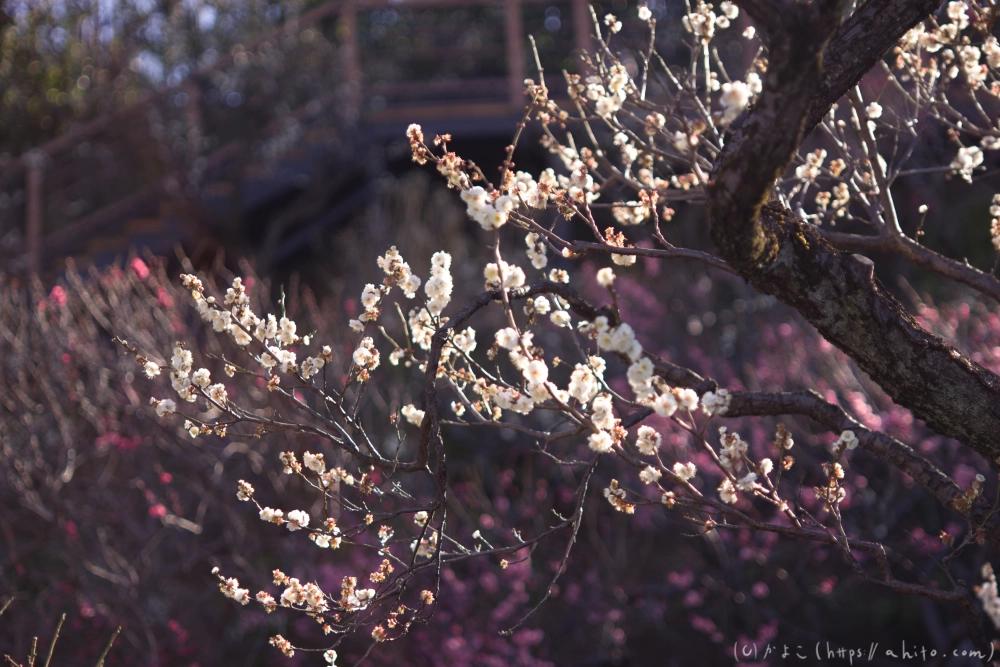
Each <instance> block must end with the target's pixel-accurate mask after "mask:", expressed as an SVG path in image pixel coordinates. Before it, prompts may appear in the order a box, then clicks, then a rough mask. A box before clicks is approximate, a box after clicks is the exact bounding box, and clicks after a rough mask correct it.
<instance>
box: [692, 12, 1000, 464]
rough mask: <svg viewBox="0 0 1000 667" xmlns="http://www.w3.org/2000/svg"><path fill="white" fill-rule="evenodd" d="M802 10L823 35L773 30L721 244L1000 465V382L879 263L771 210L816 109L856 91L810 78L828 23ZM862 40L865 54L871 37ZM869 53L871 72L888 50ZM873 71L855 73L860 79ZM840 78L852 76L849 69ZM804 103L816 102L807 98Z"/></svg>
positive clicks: (900, 397) (905, 396)
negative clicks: (911, 310) (877, 269)
mask: <svg viewBox="0 0 1000 667" xmlns="http://www.w3.org/2000/svg"><path fill="white" fill-rule="evenodd" d="M907 4H908V5H919V6H921V7H923V6H924V5H920V4H919V3H907ZM928 11H929V10H928ZM796 13H797V14H804V15H806V18H804V19H801V21H802V25H801V26H800V28H801V30H807V29H809V28H812V30H811V31H810V32H808V33H807V34H802V33H801V32H798V33H794V34H784V35H775V36H774V37H773V42H774V45H773V47H772V52H771V56H772V57H771V62H770V66H769V69H768V73H767V85H766V86H765V88H764V92H763V93H762V95H761V99H760V102H759V103H758V105H757V108H755V109H754V111H753V112H752V113H751V114H750V117H749V119H748V121H747V123H745V125H744V127H745V129H744V130H743V133H742V134H743V137H742V140H741V141H737V142H734V143H731V144H730V145H729V146H727V148H726V150H724V151H723V153H722V155H721V156H720V160H719V163H718V165H717V167H716V180H715V181H714V182H713V183H712V184H711V186H710V187H709V188H708V195H709V200H708V207H709V214H710V219H711V228H712V236H713V239H714V240H715V242H716V245H717V246H718V247H719V250H720V254H721V256H722V258H723V259H725V260H726V261H727V262H729V263H730V265H731V266H733V267H735V268H736V269H737V270H738V271H739V272H740V275H742V276H743V277H744V278H746V279H747V280H749V281H750V282H751V283H752V284H753V285H754V287H756V288H757V289H759V290H761V291H762V292H765V293H767V294H772V295H774V296H776V297H778V298H779V299H780V300H782V301H783V302H784V303H786V304H788V305H790V306H792V307H793V308H795V309H796V310H798V311H799V312H800V313H801V314H802V315H803V316H804V317H805V318H806V319H807V320H808V321H809V322H811V323H812V324H813V325H814V326H815V327H816V328H817V329H818V330H819V332H820V333H821V334H822V335H823V336H825V337H826V338H827V339H828V340H829V341H831V342H832V343H834V344H835V345H837V347H839V348H840V349H841V350H843V351H844V352H846V353H847V354H848V355H849V356H850V357H851V358H852V359H854V361H855V362H856V363H857V364H858V365H859V366H860V367H861V369H862V370H864V371H865V372H866V373H868V374H869V375H870V376H871V378H872V379H873V380H874V381H875V382H876V383H878V384H879V385H880V386H881V387H882V388H883V390H885V392H886V393H887V394H888V395H889V396H891V397H892V398H893V400H895V401H896V402H897V403H898V404H900V405H902V406H904V407H907V408H909V409H910V410H911V411H912V412H913V414H914V415H915V416H916V417H918V418H920V419H923V420H924V421H926V422H927V424H928V425H929V426H930V427H931V428H933V429H934V430H936V431H937V432H938V433H941V434H942V435H946V436H949V437H953V438H956V439H958V440H960V441H961V442H963V443H964V444H966V445H968V446H969V447H971V448H973V449H974V450H976V451H977V452H979V453H980V454H982V455H983V456H985V457H986V458H987V459H989V460H990V461H993V462H995V461H997V460H998V459H1000V443H998V442H997V440H996V433H998V432H1000V378H998V377H997V376H996V375H994V374H993V373H991V372H990V371H988V370H986V369H985V368H983V367H981V366H979V365H978V364H975V363H974V362H972V361H971V360H969V359H967V358H965V357H964V356H962V354H961V353H959V352H958V351H957V350H955V349H954V348H953V347H952V346H950V345H949V344H948V343H947V342H945V341H944V340H942V339H941V338H939V337H937V336H933V335H931V334H929V333H927V332H926V331H924V330H923V329H921V328H920V327H919V326H918V325H917V323H916V322H915V321H914V320H913V318H912V317H911V316H910V315H909V314H908V313H907V312H906V311H905V310H904V309H903V307H902V306H901V305H900V304H899V302H897V301H896V299H894V298H893V297H892V296H891V295H890V294H889V293H888V292H886V291H885V289H884V288H883V287H882V285H881V284H880V283H879V282H878V280H876V279H875V277H874V270H873V269H874V265H873V264H872V262H871V260H868V259H866V258H863V257H861V256H857V255H846V254H843V253H841V252H839V251H837V250H836V249H834V248H832V247H831V246H830V245H829V244H828V243H827V242H826V241H825V240H824V239H823V237H822V235H821V234H820V232H819V231H817V229H816V228H815V227H814V226H812V225H809V224H806V223H804V222H803V221H801V220H799V219H798V218H797V217H796V216H795V215H794V214H792V212H791V211H789V210H787V209H786V208H784V207H782V206H779V205H778V204H777V203H768V204H767V205H763V200H764V198H765V197H767V196H768V194H769V192H770V190H771V187H772V183H771V182H770V181H769V182H766V183H765V182H764V181H765V178H772V177H773V176H775V175H776V174H777V173H778V172H779V171H781V170H782V169H784V168H785V165H786V164H787V161H788V159H790V157H791V155H792V153H793V151H794V150H795V149H796V148H797V146H798V143H797V142H798V141H799V139H800V138H801V134H802V128H803V126H804V123H805V122H806V120H807V114H808V113H810V111H809V109H810V108H814V106H810V105H813V104H814V102H815V101H816V100H817V99H820V98H822V99H826V100H832V99H835V98H838V97H839V96H840V95H841V94H842V93H843V92H845V91H844V90H833V89H830V90H828V91H826V92H822V91H818V90H817V88H816V83H815V82H814V81H811V80H809V78H808V76H805V75H804V74H803V73H804V72H805V73H811V74H815V73H816V70H817V68H818V67H819V63H820V59H819V57H818V50H819V48H820V41H821V40H822V38H823V33H822V31H821V29H822V28H823V26H822V24H821V23H819V22H817V21H811V20H810V19H809V17H808V13H803V12H796ZM789 21H791V19H789ZM845 25H846V24H845ZM793 27H794V26H793ZM907 27H908V25H907V24H906V22H905V21H902V20H901V19H899V18H897V23H896V24H895V25H892V26H890V25H884V26H883V28H884V29H885V30H889V31H890V32H892V33H893V34H897V35H902V34H903V33H904V32H905V29H906V28H907ZM862 34H864V31H861V32H859V33H857V35H862ZM855 39H860V37H857V36H856V37H855ZM854 47H856V48H857V49H858V50H862V45H861V44H857V45H854ZM854 47H852V46H851V44H850V43H844V44H843V46H842V48H844V49H848V50H851V49H853V48H854ZM867 53H868V57H869V63H868V64H869V67H870V66H871V65H874V64H875V62H877V59H878V57H880V56H881V54H876V53H875V52H874V51H868V52H867ZM864 69H865V68H863V67H860V66H858V67H856V68H855V69H854V70H852V71H856V72H858V73H859V74H858V75H859V76H860V73H862V70H864ZM827 74H830V73H829V72H827ZM830 76H832V75H830ZM831 80H837V81H841V82H842V84H843V83H844V82H846V81H847V79H846V78H844V77H843V76H840V77H839V78H838V77H833V79H831ZM803 98H805V99H809V100H812V102H810V104H809V105H807V104H803V103H802V102H801V100H802V99H803ZM820 115H822V114H820Z"/></svg>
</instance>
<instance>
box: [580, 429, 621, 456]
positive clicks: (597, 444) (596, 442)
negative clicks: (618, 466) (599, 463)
mask: <svg viewBox="0 0 1000 667" xmlns="http://www.w3.org/2000/svg"><path fill="white" fill-rule="evenodd" d="M614 444H615V443H614V440H613V439H612V438H611V434H610V433H608V432H607V431H599V432H597V433H592V434H591V435H590V437H589V438H588V439H587V445H588V446H589V447H590V448H591V449H592V450H594V451H595V452H597V453H598V454H607V453H608V452H610V451H611V449H612V448H613V446H614Z"/></svg>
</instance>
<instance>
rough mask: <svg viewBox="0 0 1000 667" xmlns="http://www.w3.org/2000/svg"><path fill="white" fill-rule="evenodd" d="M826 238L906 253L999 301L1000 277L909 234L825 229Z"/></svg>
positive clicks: (844, 245) (840, 244)
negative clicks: (932, 248) (881, 233)
mask: <svg viewBox="0 0 1000 667" xmlns="http://www.w3.org/2000/svg"><path fill="white" fill-rule="evenodd" d="M821 234H822V235H823V238H824V239H826V240H827V241H829V242H830V243H831V244H832V245H833V246H834V247H836V248H838V249H840V250H851V251H855V252H885V253H892V254H895V255H899V256H900V257H903V258H905V259H907V260H909V261H911V262H913V263H914V264H916V265H917V266H920V267H923V268H925V269H928V270H929V271H933V272H934V273H937V274H938V275H941V276H944V277H945V278H950V279H952V280H954V281H956V282H960V283H962V284H964V285H968V286H969V287H971V288H973V289H974V290H976V291H977V292H980V293H982V294H985V295H986V296H990V297H993V298H994V299H996V300H997V301H1000V280H997V279H996V278H994V277H993V276H991V275H990V274H988V273H985V272H983V271H980V270H979V269H977V268H976V267H974V266H970V265H969V264H966V263H963V262H959V261H956V260H954V259H951V258H950V257H945V256H944V255H941V254H939V253H936V252H934V251H933V250H931V249H930V248H927V247H925V246H922V245H920V244H919V243H917V242H916V241H914V240H913V239H911V238H910V237H908V236H902V235H889V234H886V235H879V236H862V235H859V234H844V233H843V232H830V231H826V230H823V231H822V232H821Z"/></svg>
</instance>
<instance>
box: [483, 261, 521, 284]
mask: <svg viewBox="0 0 1000 667" xmlns="http://www.w3.org/2000/svg"><path fill="white" fill-rule="evenodd" d="M501 272H502V273H503V287H505V288H508V289H510V288H516V287H521V286H522V285H524V270H523V269H521V267H519V266H516V265H514V264H508V263H507V262H505V261H503V260H501V261H500V266H499V268H498V267H497V265H496V264H495V263H494V262H490V263H489V264H487V265H486V268H485V269H484V270H483V276H484V277H485V278H486V289H496V288H498V287H500V274H501Z"/></svg>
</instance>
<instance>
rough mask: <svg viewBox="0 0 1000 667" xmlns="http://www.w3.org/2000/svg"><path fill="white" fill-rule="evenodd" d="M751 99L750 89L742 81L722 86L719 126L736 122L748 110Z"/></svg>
mask: <svg viewBox="0 0 1000 667" xmlns="http://www.w3.org/2000/svg"><path fill="white" fill-rule="evenodd" d="M750 97H751V91H750V88H749V87H748V86H747V84H745V83H743V82H742V81H734V82H732V83H724V84H722V95H721V96H720V97H719V104H721V105H722V114H721V115H720V116H719V118H718V123H719V125H728V124H730V123H732V122H733V121H734V120H736V117H737V116H739V115H740V113H741V112H742V111H743V109H744V108H746V105H747V103H748V102H749V101H750Z"/></svg>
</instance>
